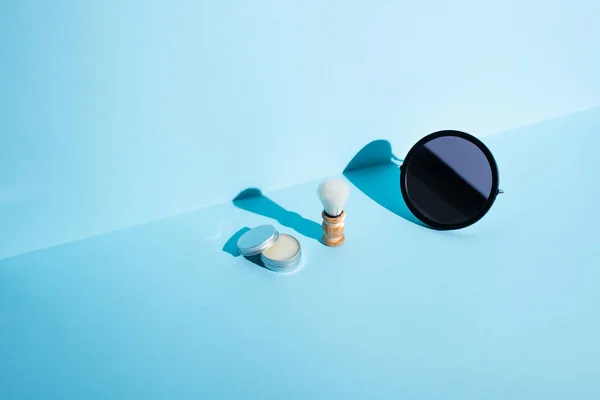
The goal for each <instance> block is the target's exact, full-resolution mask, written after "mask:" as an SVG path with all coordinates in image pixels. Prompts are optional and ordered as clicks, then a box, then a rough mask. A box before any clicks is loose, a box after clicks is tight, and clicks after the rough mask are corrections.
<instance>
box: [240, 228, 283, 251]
mask: <svg viewBox="0 0 600 400" xmlns="http://www.w3.org/2000/svg"><path fill="white" fill-rule="evenodd" d="M277 239H279V232H278V231H277V229H275V227H274V226H272V225H261V226H257V227H256V228H253V229H250V230H249V231H248V232H246V233H244V234H243V235H242V236H241V237H240V238H239V239H238V242H237V246H238V250H239V251H240V254H241V255H243V256H246V257H249V256H255V255H257V254H260V253H261V252H262V251H263V250H265V249H268V248H269V247H271V246H273V245H274V244H275V242H277Z"/></svg>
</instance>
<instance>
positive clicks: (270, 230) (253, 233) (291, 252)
mask: <svg viewBox="0 0 600 400" xmlns="http://www.w3.org/2000/svg"><path fill="white" fill-rule="evenodd" d="M237 246H238V250H239V252H240V254H241V255H243V256H244V257H253V256H257V255H259V254H260V259H261V261H262V263H263V265H264V266H265V267H266V268H268V269H270V270H272V271H277V272H283V271H287V270H290V269H292V268H294V267H296V266H297V265H298V264H299V263H300V261H301V259H302V249H301V247H300V242H299V241H298V240H297V239H296V238H295V237H293V236H291V235H287V234H284V233H282V234H280V233H279V232H278V231H277V229H275V227H274V226H272V225H261V226H257V227H256V228H254V229H251V230H249V231H248V232H246V233H244V234H243V235H242V236H241V237H240V238H239V239H238V242H237Z"/></svg>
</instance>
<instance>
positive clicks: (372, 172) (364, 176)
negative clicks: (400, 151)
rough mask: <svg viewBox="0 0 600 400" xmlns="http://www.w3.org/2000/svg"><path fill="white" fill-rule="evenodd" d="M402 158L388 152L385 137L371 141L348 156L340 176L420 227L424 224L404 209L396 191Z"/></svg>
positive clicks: (400, 196) (398, 190) (402, 200)
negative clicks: (346, 164)
mask: <svg viewBox="0 0 600 400" xmlns="http://www.w3.org/2000/svg"><path fill="white" fill-rule="evenodd" d="M394 161H396V162H401V161H402V160H401V159H399V158H398V157H396V156H395V155H394V154H393V153H392V145H391V144H390V142H388V141H387V140H375V141H373V142H371V143H369V144H367V145H366V146H365V147H363V148H362V149H361V150H360V151H359V152H358V153H357V154H356V155H355V156H354V158H352V160H351V161H350V163H349V164H348V166H347V167H346V169H344V176H345V177H346V178H347V179H348V180H349V181H350V182H351V183H352V184H353V185H354V186H356V188H357V189H358V190H360V191H361V192H363V193H364V194H365V195H367V196H368V197H369V198H370V199H371V200H373V201H375V202H376V203H378V204H379V205H381V206H382V207H384V208H386V209H387V210H389V211H391V212H393V213H394V214H396V215H398V216H400V217H402V218H404V219H405V220H407V221H410V222H413V223H415V224H417V225H420V226H426V225H425V224H424V223H422V222H421V221H419V220H418V219H417V218H416V217H415V216H414V215H413V214H412V213H411V212H410V210H409V209H408V207H407V206H406V203H405V202H404V198H403V197H402V192H401V190H400V168H399V165H398V163H396V162H394Z"/></svg>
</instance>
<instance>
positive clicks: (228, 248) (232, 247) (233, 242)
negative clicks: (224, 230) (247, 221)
mask: <svg viewBox="0 0 600 400" xmlns="http://www.w3.org/2000/svg"><path fill="white" fill-rule="evenodd" d="M249 230H250V228H248V227H247V226H245V227H243V228H242V229H240V230H239V231H237V232H236V233H234V234H233V236H231V237H230V238H229V239H228V240H227V242H226V243H225V244H224V245H223V249H222V250H223V251H224V252H225V253H227V254H230V255H232V256H233V257H240V256H241V254H240V251H239V250H238V247H237V242H238V240H239V239H240V237H242V235H243V234H244V233H246V232H248V231H249ZM245 258H246V260H248V261H250V262H251V263H253V264H255V265H258V266H259V267H263V268H264V265H263V263H262V260H261V259H260V254H258V255H255V256H251V257H245Z"/></svg>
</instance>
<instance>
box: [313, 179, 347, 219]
mask: <svg viewBox="0 0 600 400" xmlns="http://www.w3.org/2000/svg"><path fill="white" fill-rule="evenodd" d="M317 194H318V195H319V199H320V200H321V203H322V204H323V209H324V210H325V212H326V213H327V214H328V215H329V216H331V217H337V216H338V215H340V214H341V213H342V211H344V206H345V205H346V200H348V196H350V186H349V185H348V184H347V183H346V182H344V181H343V180H341V179H335V178H329V179H326V180H324V181H323V182H321V184H320V185H319V188H318V190H317Z"/></svg>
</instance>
